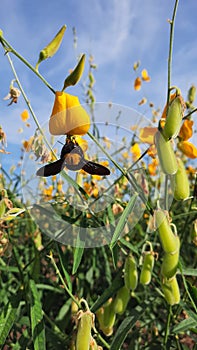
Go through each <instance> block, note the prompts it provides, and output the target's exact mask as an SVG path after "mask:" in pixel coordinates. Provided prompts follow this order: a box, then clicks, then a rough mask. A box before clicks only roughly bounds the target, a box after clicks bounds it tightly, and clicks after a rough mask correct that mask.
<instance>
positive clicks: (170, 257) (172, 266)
mask: <svg viewBox="0 0 197 350" xmlns="http://www.w3.org/2000/svg"><path fill="white" fill-rule="evenodd" d="M177 240H178V241H179V239H178V236H177ZM179 244H180V243H179ZM178 262H179V248H178V249H177V251H175V252H174V253H166V254H165V255H164V257H163V261H162V265H161V274H162V276H164V277H166V278H172V277H173V276H174V275H175V274H176V271H177V266H178Z"/></svg>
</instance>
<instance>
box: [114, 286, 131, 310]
mask: <svg viewBox="0 0 197 350" xmlns="http://www.w3.org/2000/svg"><path fill="white" fill-rule="evenodd" d="M129 299H130V292H129V289H128V288H127V287H126V286H123V287H122V288H120V289H119V291H118V293H117V295H116V297H115V299H114V302H113V309H114V312H115V313H116V314H119V315H122V314H123V313H124V311H125V310H126V307H127V304H128V302H129Z"/></svg>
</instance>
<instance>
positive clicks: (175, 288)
mask: <svg viewBox="0 0 197 350" xmlns="http://www.w3.org/2000/svg"><path fill="white" fill-rule="evenodd" d="M161 287H162V290H163V293H164V297H165V299H166V301H167V303H168V304H169V305H175V304H179V302H180V291H179V285H178V282H177V279H176V276H174V277H173V278H171V279H169V280H168V279H163V281H162V283H161Z"/></svg>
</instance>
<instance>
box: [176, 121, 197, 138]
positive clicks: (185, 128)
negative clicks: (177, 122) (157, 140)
mask: <svg viewBox="0 0 197 350" xmlns="http://www.w3.org/2000/svg"><path fill="white" fill-rule="evenodd" d="M193 124H194V122H193V120H189V119H185V120H184V122H183V124H182V126H181V129H180V132H179V137H180V139H181V140H183V141H187V140H188V139H190V137H192V135H193V130H192V127H193Z"/></svg>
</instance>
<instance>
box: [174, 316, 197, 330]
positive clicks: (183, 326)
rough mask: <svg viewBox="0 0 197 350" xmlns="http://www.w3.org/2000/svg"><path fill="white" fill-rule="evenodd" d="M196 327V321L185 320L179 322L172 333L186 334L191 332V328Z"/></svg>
mask: <svg viewBox="0 0 197 350" xmlns="http://www.w3.org/2000/svg"><path fill="white" fill-rule="evenodd" d="M193 327H196V321H195V320H194V319H193V318H192V317H189V318H186V319H185V320H183V321H181V322H180V323H179V324H177V325H176V326H175V327H174V328H173V329H172V332H174V333H182V332H187V331H189V330H191V328H193Z"/></svg>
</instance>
